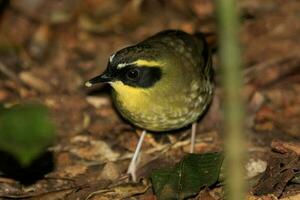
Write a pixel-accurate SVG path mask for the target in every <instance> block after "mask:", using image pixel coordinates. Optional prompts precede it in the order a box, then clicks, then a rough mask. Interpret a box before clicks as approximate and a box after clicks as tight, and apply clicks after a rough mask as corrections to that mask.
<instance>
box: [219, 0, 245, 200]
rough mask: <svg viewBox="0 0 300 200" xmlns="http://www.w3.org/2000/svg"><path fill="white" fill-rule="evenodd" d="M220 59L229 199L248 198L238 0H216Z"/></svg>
mask: <svg viewBox="0 0 300 200" xmlns="http://www.w3.org/2000/svg"><path fill="white" fill-rule="evenodd" d="M215 5H216V8H217V17H218V37H219V45H220V52H219V53H220V61H221V68H222V75H223V87H224V94H225V96H224V132H225V135H226V137H225V138H226V139H225V175H226V179H225V180H226V181H225V183H226V186H225V187H226V188H225V195H226V199H229V200H242V199H245V183H244V179H245V177H244V173H243V171H244V170H243V161H244V157H245V152H246V151H245V150H244V148H245V145H244V137H243V134H244V131H243V130H244V107H243V100H242V95H241V90H242V70H241V54H240V47H239V40H238V38H239V37H238V36H239V17H238V13H237V8H236V1H235V0H216V1H215Z"/></svg>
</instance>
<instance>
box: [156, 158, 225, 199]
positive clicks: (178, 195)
mask: <svg viewBox="0 0 300 200" xmlns="http://www.w3.org/2000/svg"><path fill="white" fill-rule="evenodd" d="M222 161H223V156H222V154H221V153H206V154H188V155H187V156H185V157H184V158H183V159H182V160H181V161H180V162H179V163H177V164H176V165H175V166H174V167H173V168H169V169H158V170H155V171H154V172H153V173H152V175H151V179H152V184H153V187H154V191H155V194H156V195H157V197H158V199H159V200H172V199H185V198H187V197H191V196H194V195H196V194H198V193H199V191H200V190H201V189H202V188H203V187H205V186H207V187H209V186H211V185H213V184H215V183H216V182H217V180H218V177H219V173H220V168H221V165H222Z"/></svg>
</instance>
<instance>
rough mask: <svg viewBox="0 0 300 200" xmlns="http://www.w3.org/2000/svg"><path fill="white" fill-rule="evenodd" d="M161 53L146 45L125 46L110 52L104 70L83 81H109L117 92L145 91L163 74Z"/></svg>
mask: <svg viewBox="0 0 300 200" xmlns="http://www.w3.org/2000/svg"><path fill="white" fill-rule="evenodd" d="M161 58H162V57H161V54H159V53H158V52H157V51H154V50H153V48H151V47H150V46H147V45H137V46H131V47H127V48H125V49H122V50H120V51H118V52H117V53H115V54H112V55H111V56H110V58H109V60H108V64H107V68H106V70H105V71H104V72H103V73H102V74H101V75H99V76H96V77H94V78H92V79H91V80H89V81H88V82H86V83H85V85H86V86H87V87H91V86H92V85H94V84H96V83H109V84H110V85H111V86H112V87H113V88H114V89H115V90H116V91H117V92H118V93H120V92H122V93H126V92H138V91H145V90H147V89H149V88H153V87H154V86H155V85H156V84H157V82H159V81H160V80H161V78H162V76H163V66H164V65H165V63H164V61H163V60H162V59H161Z"/></svg>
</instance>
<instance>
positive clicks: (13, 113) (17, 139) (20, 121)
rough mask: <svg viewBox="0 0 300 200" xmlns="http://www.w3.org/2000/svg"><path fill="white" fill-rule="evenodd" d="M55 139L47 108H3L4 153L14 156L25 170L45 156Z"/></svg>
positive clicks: (0, 137)
mask: <svg viewBox="0 0 300 200" xmlns="http://www.w3.org/2000/svg"><path fill="white" fill-rule="evenodd" d="M53 139H54V126H53V124H52V123H51V121H50V119H49V116H48V111H47V109H46V107H44V106H42V105H35V104H25V105H16V106H13V107H11V108H3V107H0V150H1V151H5V152H7V153H10V154H12V155H13V156H14V157H15V158H16V159H17V160H18V161H19V162H20V164H21V165H22V166H24V167H26V166H28V165H29V164H30V163H31V161H33V160H34V159H36V158H37V157H38V156H39V155H40V154H41V153H43V152H44V151H45V148H46V147H47V146H48V145H50V144H51V143H52V141H53ZM0 161H1V158H0Z"/></svg>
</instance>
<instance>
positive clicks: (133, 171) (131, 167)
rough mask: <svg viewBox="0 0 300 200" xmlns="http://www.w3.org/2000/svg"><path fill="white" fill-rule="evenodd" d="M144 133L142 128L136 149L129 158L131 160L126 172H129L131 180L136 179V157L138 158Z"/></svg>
mask: <svg viewBox="0 0 300 200" xmlns="http://www.w3.org/2000/svg"><path fill="white" fill-rule="evenodd" d="M145 135H146V131H145V130H143V132H142V135H141V137H140V139H139V141H138V144H137V146H136V149H135V151H134V154H133V157H132V159H131V162H130V164H129V167H128V170H127V174H130V175H131V178H132V180H133V181H134V182H135V181H136V167H137V159H138V156H139V153H140V151H141V148H142V144H143V140H144V137H145Z"/></svg>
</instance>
